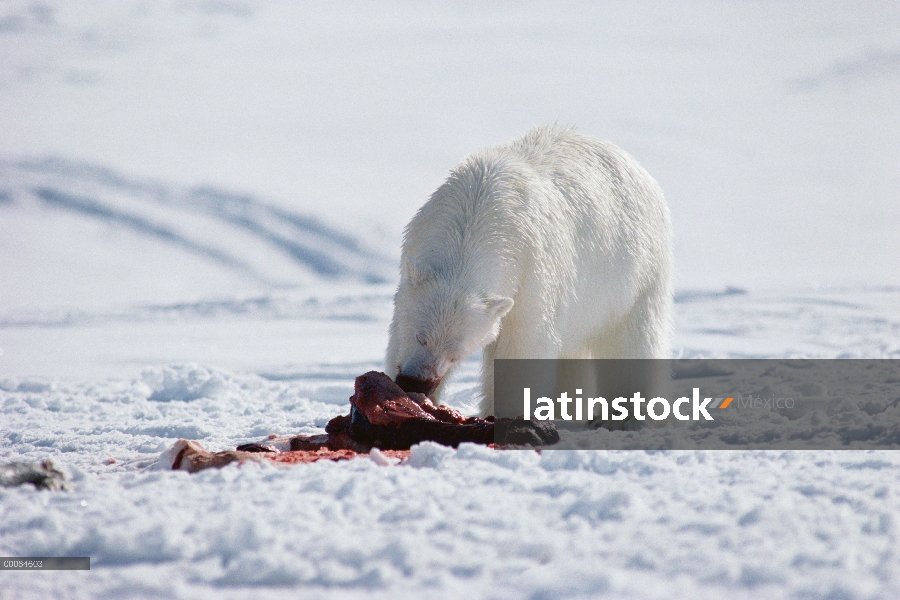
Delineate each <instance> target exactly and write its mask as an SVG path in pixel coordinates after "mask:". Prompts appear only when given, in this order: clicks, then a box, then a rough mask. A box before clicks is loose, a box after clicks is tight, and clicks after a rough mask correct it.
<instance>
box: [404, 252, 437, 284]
mask: <svg viewBox="0 0 900 600" xmlns="http://www.w3.org/2000/svg"><path fill="white" fill-rule="evenodd" d="M403 275H404V276H405V277H406V280H407V281H408V282H409V285H410V286H412V287H416V286H419V285H422V284H423V283H425V281H426V280H427V279H428V278H429V277H430V276H431V268H430V267H429V266H428V265H427V264H425V263H424V262H422V261H421V260H418V259H415V258H409V259H407V260H405V261H403Z"/></svg>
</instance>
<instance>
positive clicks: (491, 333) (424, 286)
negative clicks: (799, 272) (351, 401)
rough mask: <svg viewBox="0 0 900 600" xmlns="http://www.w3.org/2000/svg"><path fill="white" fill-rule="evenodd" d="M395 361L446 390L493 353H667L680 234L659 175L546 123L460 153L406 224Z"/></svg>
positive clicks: (420, 380) (414, 377) (488, 379)
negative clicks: (467, 363) (463, 369)
mask: <svg viewBox="0 0 900 600" xmlns="http://www.w3.org/2000/svg"><path fill="white" fill-rule="evenodd" d="M400 271H401V272H400V282H399V285H398V287H397V292H396V294H395V296H394V314H393V319H392V321H391V325H390V331H389V342H388V347H387V353H386V360H385V373H387V374H388V375H389V376H391V377H392V378H394V379H395V380H396V381H397V383H398V384H400V385H401V387H403V388H404V389H406V390H407V391H416V392H421V393H425V394H428V395H430V396H432V397H433V398H435V399H437V398H439V397H440V394H441V390H442V386H441V382H442V381H444V380H445V378H446V377H447V376H448V374H450V373H451V372H452V371H453V369H454V367H455V366H456V365H457V364H459V362H460V361H462V360H464V359H465V358H466V357H467V356H469V355H470V354H473V353H475V352H477V351H478V350H481V349H483V350H484V352H483V357H484V358H483V360H484V362H483V368H482V391H483V394H484V396H483V401H482V404H481V413H482V414H483V415H485V416H486V415H490V414H493V410H494V385H493V380H494V359H499V358H668V357H669V340H670V333H671V329H672V327H671V309H672V302H673V295H672V234H671V227H670V222H669V209H668V206H667V205H666V203H665V200H664V199H663V194H662V191H661V190H660V188H659V186H658V185H657V183H656V182H655V181H654V180H653V178H652V177H650V175H649V174H648V173H647V172H646V171H645V170H644V169H643V168H642V167H641V166H640V165H638V163H637V162H636V161H635V159H634V158H632V157H631V156H630V155H628V154H627V153H625V152H624V151H623V150H621V149H619V148H617V147H616V146H614V145H612V144H610V143H609V142H604V141H599V140H595V139H592V138H590V137H587V136H585V135H583V134H580V133H578V132H577V131H575V130H573V129H571V128H564V127H559V126H549V127H537V128H535V129H532V130H531V131H529V132H528V133H527V134H526V135H525V136H523V137H522V138H520V139H518V140H515V141H513V142H511V143H508V144H505V145H502V146H498V147H495V148H489V149H487V150H482V151H480V152H477V153H475V154H473V155H471V156H469V157H467V158H465V159H464V160H463V161H462V163H461V164H460V165H459V166H457V167H456V168H455V169H454V170H453V171H452V173H451V174H450V177H449V178H448V179H447V181H446V182H444V184H443V185H441V186H440V187H439V188H438V189H437V191H435V192H434V194H432V196H431V198H430V199H429V200H428V202H426V203H425V205H424V206H422V207H421V208H420V209H419V211H418V212H417V213H416V215H415V216H414V217H413V219H412V221H410V223H409V224H408V225H407V227H406V230H405V232H404V238H403V248H402V252H401V267H400Z"/></svg>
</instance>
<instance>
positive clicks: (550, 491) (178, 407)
mask: <svg viewBox="0 0 900 600" xmlns="http://www.w3.org/2000/svg"><path fill="white" fill-rule="evenodd" d="M898 22H900V13H898V8H897V4H896V3H893V2H885V3H874V2H873V3H863V4H860V3H858V2H853V3H849V2H848V3H825V4H817V5H815V6H812V5H804V4H799V3H791V4H784V5H769V4H747V3H712V4H708V5H707V4H695V5H691V6H687V5H685V4H683V3H666V2H660V3H641V4H640V5H638V4H635V3H624V2H623V3H603V4H596V5H595V4H580V3H574V2H573V3H569V2H565V3H553V4H552V5H551V4H547V5H528V6H524V7H523V6H521V5H519V4H517V3H491V4H484V5H482V4H475V5H471V4H467V5H465V6H463V5H456V4H452V3H451V4H447V5H441V6H438V5H423V4H420V3H405V4H394V5H391V7H390V8H385V7H381V6H380V5H378V4H372V3H362V2H338V3H330V4H328V5H321V6H316V5H313V4H310V3H296V2H259V3H255V2H254V3H250V2H247V3H244V2H240V1H238V0H215V1H207V0H183V1H178V2H142V1H128V2H123V1H119V0H115V1H112V0H111V1H104V2H90V3H79V2H47V3H45V2H27V1H19V0H7V1H6V2H0V56H2V57H3V59H2V60H0V131H2V132H3V135H2V136H0V137H2V140H0V463H3V464H6V463H13V462H16V463H23V462H31V463H40V462H42V461H44V460H48V459H49V460H51V461H52V462H53V464H54V466H55V467H56V468H59V469H60V470H61V471H63V472H64V473H65V474H67V476H68V479H69V481H68V487H69V488H70V489H69V491H53V492H51V491H47V490H35V489H34V488H33V486H31V485H29V484H25V485H23V486H18V487H0V555H3V556H20V557H24V556H40V555H50V556H61V555H70V556H77V555H89V556H90V557H91V559H92V565H91V567H92V568H91V570H90V571H57V572H40V573H37V572H23V571H0V599H3V600H7V599H20V598H26V599H30V598H34V599H37V598H66V599H69V598H75V599H77V598H94V597H104V598H149V597H159V598H185V599H191V600H195V599H199V598H210V599H213V598H246V597H266V598H423V597H429V598H430V597H434V598H443V597H446V598H459V597H471V598H532V599H535V600H537V599H541V598H563V597H565V598H569V597H575V598H577V597H610V598H641V599H644V598H650V599H655V598H659V599H663V598H673V599H674V598H701V599H702V598H725V597H727V598H730V599H742V598H792V599H793V598H796V599H814V598H819V599H823V600H824V599H826V598H827V599H831V600H838V599H868V598H884V599H888V598H896V597H900V544H898V539H900V529H898V528H900V522H898V519H900V510H898V509H900V454H897V453H896V452H892V451H879V452H874V451H831V452H799V451H791V452H762V451H752V452H751V451H696V452H695V451H691V452H687V451H685V452H635V451H608V452H590V451H547V452H544V453H542V454H536V453H533V452H520V451H515V452H513V451H494V450H491V449H488V448H484V447H478V446H473V445H463V446H461V447H460V448H459V449H458V450H452V449H449V448H444V447H441V446H437V445H435V444H422V445H419V446H416V447H414V448H413V450H412V453H411V456H410V459H409V461H408V462H407V463H405V464H402V465H395V466H385V465H384V463H385V462H389V461H385V460H384V457H381V458H380V459H379V457H377V456H376V457H375V458H374V459H369V458H361V459H356V460H353V461H348V462H339V463H332V462H319V463H315V464H311V465H298V466H294V467H283V466H278V465H270V464H245V465H241V466H238V465H230V466H228V467H225V468H223V469H221V470H209V471H204V472H201V473H198V474H195V475H189V474H187V473H184V472H172V471H167V470H162V469H159V468H158V467H157V461H158V458H159V457H160V455H161V454H162V453H163V452H164V451H165V450H166V449H167V448H170V447H171V446H172V444H173V443H174V442H175V441H176V440H178V439H180V438H186V439H192V440H197V441H199V442H201V443H202V444H203V445H204V446H205V447H206V448H207V449H210V450H223V449H230V448H234V447H235V446H236V445H238V444H241V443H245V442H251V441H252V442H258V441H262V440H264V439H265V438H266V437H267V436H268V435H269V434H272V433H275V434H279V435H288V434H298V433H310V434H311V433H319V432H321V431H322V427H323V426H324V425H325V423H326V422H327V421H328V420H329V419H330V418H331V417H333V416H335V415H337V414H346V412H347V410H348V398H349V396H350V395H351V393H352V390H353V380H354V377H355V376H357V375H359V374H361V373H364V372H366V371H368V370H371V369H380V368H381V366H382V365H381V360H382V356H383V353H384V349H385V346H386V343H387V327H388V323H389V320H390V316H391V310H392V295H393V291H394V288H395V285H396V274H397V267H398V265H397V258H398V256H399V247H400V240H401V235H402V227H403V225H404V224H405V223H406V222H407V221H408V220H409V218H410V217H411V215H412V214H413V212H414V211H415V209H416V208H417V207H418V206H419V205H421V203H422V202H424V200H425V199H426V198H427V196H428V194H429V193H430V192H431V191H433V190H434V189H435V188H436V187H437V185H439V184H440V182H441V181H442V179H443V177H445V175H446V173H447V172H448V171H449V170H450V168H452V166H453V165H454V164H455V163H456V162H457V161H458V160H459V159H460V158H461V157H462V156H463V155H464V154H466V153H468V152H472V151H474V150H476V149H478V148H480V147H483V146H486V145H489V144H497V143H502V142H505V141H508V140H510V139H512V138H514V137H516V136H518V135H520V134H521V133H523V132H524V131H525V130H527V129H528V128H529V127H530V126H532V125H534V124H542V123H547V122H553V121H559V122H561V123H569V122H571V123H575V124H577V125H578V126H579V127H580V129H581V130H583V131H585V132H586V133H589V134H592V135H596V136H599V137H602V138H605V139H609V140H611V141H613V142H614V143H616V144H618V145H620V146H622V147H623V148H625V149H626V150H628V151H630V152H631V153H633V154H634V155H635V156H636V157H637V159H638V161H639V162H640V163H641V164H642V165H644V166H645V167H646V168H647V169H648V171H649V172H650V173H651V174H653V175H654V176H655V177H656V178H657V179H658V180H659V182H660V184H661V186H662V188H663V189H664V190H665V192H666V195H667V198H668V200H669V203H670V205H671V207H672V214H673V223H674V227H675V246H676V256H675V258H676V264H677V265H678V282H677V286H678V292H677V295H676V310H675V313H676V338H675V355H676V356H678V357H681V358H715V357H723V358H724V357H729V358H746V357H757V358H762V357H821V358H845V359H852V358H900V279H898V277H900V275H898V274H900V263H898V257H900V246H898V244H900V236H898V235H897V231H900V212H898V211H900V203H898V202H897V198H900V154H898V152H900V150H898V148H900V147H898V145H897V143H896V141H897V139H900V112H898V111H897V110H896V99H897V98H898V97H900V28H898ZM477 369H478V362H477V357H475V358H473V359H471V360H469V361H467V362H466V363H464V364H463V365H462V368H461V372H460V373H459V375H458V377H457V378H456V379H455V380H454V381H453V382H451V386H450V389H449V390H448V392H449V393H448V395H447V397H446V401H447V402H448V403H449V404H451V405H452V406H454V407H456V408H459V409H461V410H463V411H467V412H474V410H475V407H476V406H477V403H478V397H477V391H476V390H477V388H478V372H477Z"/></svg>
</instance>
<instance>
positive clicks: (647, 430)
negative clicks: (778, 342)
mask: <svg viewBox="0 0 900 600" xmlns="http://www.w3.org/2000/svg"><path fill="white" fill-rule="evenodd" d="M494 406H495V415H496V416H497V417H510V418H515V417H524V418H526V419H531V420H535V421H543V420H548V421H552V422H553V424H554V425H555V426H556V428H557V429H558V430H559V432H560V438H561V439H560V442H559V443H557V444H555V445H553V446H549V447H547V448H548V449H572V448H579V449H598V450H599V449H636V450H665V449H669V450H692V449H709V450H715V449H735V450H745V449H758V450H792V449H803V450H817V449H828V450H837V449H848V450H850V449H853V450H861V449H880V450H883V449H900V360H894V359H872V360H868V359H863V360H826V359H813V360H806V359H780V360H776V359H771V360H770V359H741V360H738V359H713V360H697V359H690V360H687V359H686V360H497V361H495V363H494Z"/></svg>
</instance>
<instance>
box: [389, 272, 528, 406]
mask: <svg viewBox="0 0 900 600" xmlns="http://www.w3.org/2000/svg"><path fill="white" fill-rule="evenodd" d="M481 288H482V286H480V285H479V282H478V281H477V278H472V277H471V276H469V277H466V276H465V275H464V274H463V275H459V274H457V275H451V274H444V273H440V272H436V271H435V270H433V269H427V268H424V267H422V266H421V265H418V266H414V265H413V264H409V265H406V266H405V269H404V272H403V274H402V275H401V280H400V286H399V287H398V289H397V295H396V297H395V299H394V311H395V312H394V326H395V328H396V329H395V331H394V335H395V336H396V339H395V344H396V349H397V353H396V357H397V364H396V365H395V366H394V365H392V367H393V368H394V369H395V372H394V373H393V375H395V379H396V381H397V383H398V384H399V385H400V387H402V388H403V389H404V390H405V391H407V392H420V393H423V394H426V395H432V394H433V392H434V390H435V389H436V388H437V386H438V385H439V384H440V382H441V380H442V379H443V377H444V375H446V374H447V371H449V370H450V369H451V368H452V367H453V366H454V365H455V364H457V363H458V362H460V361H462V360H464V359H465V358H466V357H468V356H470V355H471V354H473V353H475V352H477V351H478V350H481V349H482V348H484V347H485V346H487V345H488V344H490V343H491V342H493V341H494V340H495V339H497V335H498V334H499V332H500V321H501V319H502V318H503V317H504V316H505V315H506V314H507V313H508V312H509V311H510V310H511V309H512V307H513V299H512V298H509V297H506V296H501V295H498V294H495V293H492V292H491V291H489V290H487V289H481Z"/></svg>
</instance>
